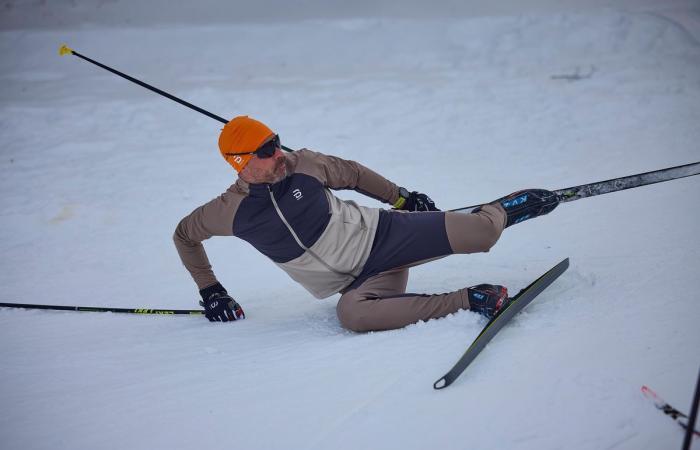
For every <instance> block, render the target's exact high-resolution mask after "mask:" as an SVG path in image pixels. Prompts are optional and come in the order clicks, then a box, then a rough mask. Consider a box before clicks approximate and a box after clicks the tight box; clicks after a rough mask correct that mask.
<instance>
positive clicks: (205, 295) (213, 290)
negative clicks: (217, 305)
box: [199, 281, 228, 300]
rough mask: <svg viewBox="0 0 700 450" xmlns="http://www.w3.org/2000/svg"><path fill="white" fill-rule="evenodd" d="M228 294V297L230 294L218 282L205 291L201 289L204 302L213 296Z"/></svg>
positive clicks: (200, 293)
mask: <svg viewBox="0 0 700 450" xmlns="http://www.w3.org/2000/svg"><path fill="white" fill-rule="evenodd" d="M215 293H218V294H226V295H228V292H226V289H224V287H223V286H222V285H221V283H219V282H218V281H217V282H216V284H212V285H211V286H208V287H205V288H204V289H200V291H199V295H201V296H202V300H206V299H208V298H209V297H210V296H211V294H215Z"/></svg>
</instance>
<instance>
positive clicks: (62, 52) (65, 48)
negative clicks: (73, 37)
mask: <svg viewBox="0 0 700 450" xmlns="http://www.w3.org/2000/svg"><path fill="white" fill-rule="evenodd" d="M72 53H73V49H72V48H70V47H68V46H67V45H66V44H63V45H62V46H61V48H59V49H58V54H59V55H61V56H63V55H69V54H72Z"/></svg>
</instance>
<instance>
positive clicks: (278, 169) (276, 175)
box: [270, 159, 287, 184]
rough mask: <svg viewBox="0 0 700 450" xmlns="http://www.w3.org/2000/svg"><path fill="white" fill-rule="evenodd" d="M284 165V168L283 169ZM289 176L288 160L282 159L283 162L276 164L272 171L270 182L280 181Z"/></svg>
mask: <svg viewBox="0 0 700 450" xmlns="http://www.w3.org/2000/svg"><path fill="white" fill-rule="evenodd" d="M282 167H284V170H282ZM286 177H287V168H286V160H285V159H282V160H281V163H280V164H278V165H276V166H275V168H274V169H273V170H272V172H270V179H271V181H270V184H275V183H279V182H280V181H282V180H284V179H285V178H286Z"/></svg>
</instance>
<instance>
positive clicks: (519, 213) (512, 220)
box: [493, 189, 559, 228]
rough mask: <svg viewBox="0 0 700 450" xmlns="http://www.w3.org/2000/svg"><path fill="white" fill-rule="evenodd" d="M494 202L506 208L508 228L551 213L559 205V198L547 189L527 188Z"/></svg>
mask: <svg viewBox="0 0 700 450" xmlns="http://www.w3.org/2000/svg"><path fill="white" fill-rule="evenodd" d="M493 203H500V204H501V206H503V209H505V210H506V214H507V215H508V219H507V221H506V228H508V227H509V226H511V225H515V224H516V223H520V222H523V221H525V220H527V219H532V218H534V217H537V216H543V215H545V214H549V213H550V212H552V211H553V210H554V208H556V207H557V206H558V205H559V198H557V194H555V193H554V192H552V191H548V190H545V189H525V190H523V191H517V192H513V193H512V194H510V195H506V196H505V197H502V198H499V199H498V200H496V201H495V202H493Z"/></svg>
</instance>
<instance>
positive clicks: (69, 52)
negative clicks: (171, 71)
mask: <svg viewBox="0 0 700 450" xmlns="http://www.w3.org/2000/svg"><path fill="white" fill-rule="evenodd" d="M58 54H59V55H61V56H63V55H74V56H77V57H78V58H80V59H83V60H85V61H87V62H89V63H92V64H94V65H96V66H97V67H101V68H103V69H105V70H107V71H109V72H112V73H113V74H115V75H118V76H120V77H122V78H124V79H127V80H129V81H131V82H132V83H136V84H138V85H139V86H141V87H145V88H146V89H148V90H150V91H153V92H155V93H156V94H160V95H162V96H163V97H166V98H169V99H170V100H172V101H175V102H177V103H179V104H181V105H184V106H187V107H188V108H191V109H194V110H195V111H197V112H199V113H202V114H204V115H205V116H208V117H211V118H212V119H214V120H218V121H219V122H221V123H228V120H226V119H224V118H223V117H220V116H217V115H216V114H213V113H210V112H209V111H207V110H206V109H202V108H200V107H199V106H195V105H193V104H192V103H190V102H186V101H184V100H182V99H180V98H178V97H175V96H174V95H171V94H168V93H167V92H165V91H163V90H161V89H158V88H157V87H155V86H151V85H150V84H148V83H144V82H143V81H141V80H139V79H136V78H134V77H132V76H129V75H127V74H125V73H123V72H120V71H118V70H116V69H113V68H111V67H109V66H106V65H104V64H102V63H100V62H97V61H95V60H94V59H91V58H88V57H87V56H85V55H81V54H80V53H78V52H76V51H75V50H73V49H72V48H70V47H68V46H67V45H65V44H64V45H62V46H61V48H59V49H58ZM282 150H285V151H288V152H291V151H293V150H292V149H291V148H289V147H285V146H284V145H283V146H282Z"/></svg>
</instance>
